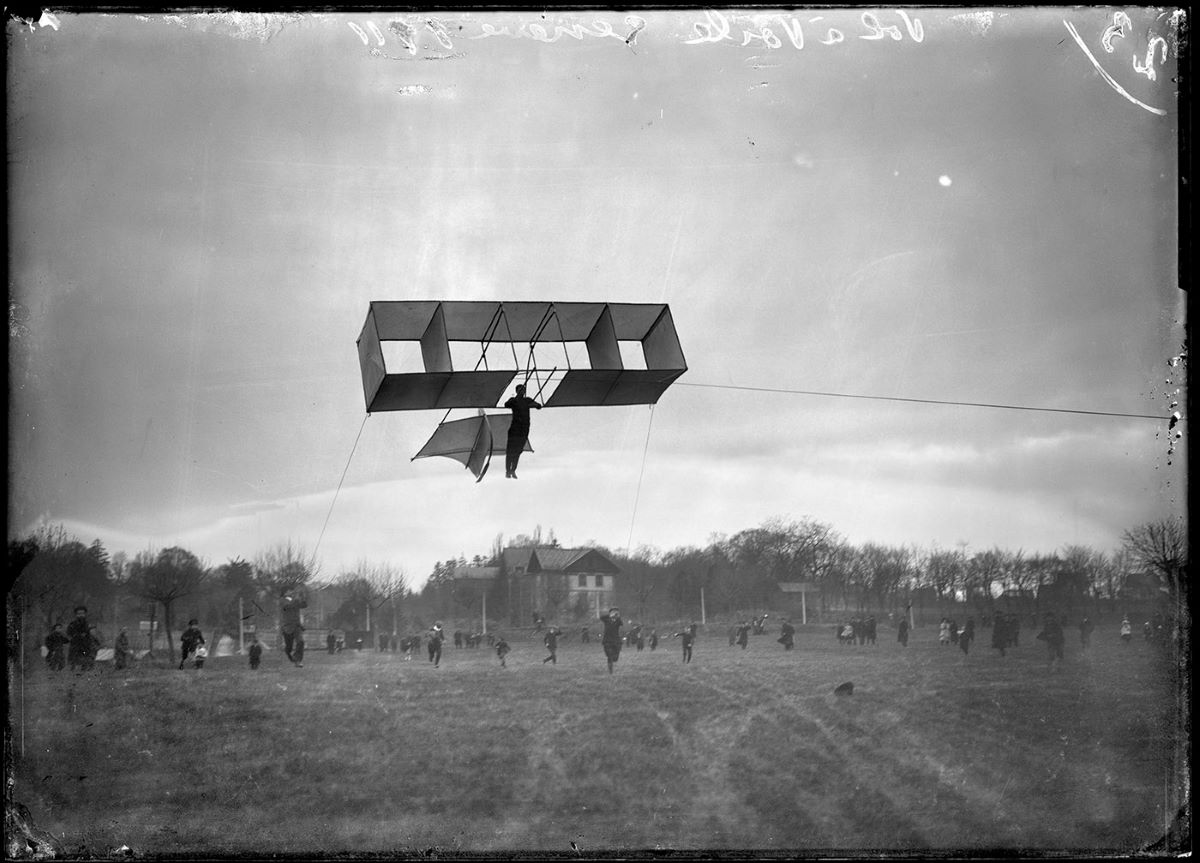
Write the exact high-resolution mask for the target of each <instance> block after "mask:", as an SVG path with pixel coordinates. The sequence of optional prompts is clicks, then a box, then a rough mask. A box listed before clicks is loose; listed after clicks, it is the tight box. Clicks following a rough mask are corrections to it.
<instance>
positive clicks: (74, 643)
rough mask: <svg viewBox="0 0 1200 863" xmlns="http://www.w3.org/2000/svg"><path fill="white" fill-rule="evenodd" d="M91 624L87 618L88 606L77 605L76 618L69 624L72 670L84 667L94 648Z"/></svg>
mask: <svg viewBox="0 0 1200 863" xmlns="http://www.w3.org/2000/svg"><path fill="white" fill-rule="evenodd" d="M91 628H92V627H91V625H90V624H89V623H88V619H87V606H86V605H77V606H75V619H74V620H72V621H71V622H70V623H68V624H67V642H68V644H69V647H68V648H67V664H68V665H70V666H71V670H72V671H74V670H75V669H77V668H78V669H83V668H84V667H85V666H86V665H87V657H88V654H89V653H90V652H91V649H92V646H91V645H92V638H91V635H90V632H91Z"/></svg>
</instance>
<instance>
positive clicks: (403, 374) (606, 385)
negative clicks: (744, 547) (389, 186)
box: [358, 300, 687, 481]
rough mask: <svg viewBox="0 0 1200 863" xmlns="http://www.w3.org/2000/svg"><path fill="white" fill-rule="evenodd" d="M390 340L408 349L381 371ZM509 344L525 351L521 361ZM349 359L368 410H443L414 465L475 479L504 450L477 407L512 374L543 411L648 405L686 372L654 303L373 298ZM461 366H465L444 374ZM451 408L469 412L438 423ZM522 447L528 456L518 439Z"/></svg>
mask: <svg viewBox="0 0 1200 863" xmlns="http://www.w3.org/2000/svg"><path fill="white" fill-rule="evenodd" d="M389 342H401V343H403V342H408V343H410V344H409V347H411V348H414V350H413V352H412V353H413V356H414V359H413V360H412V361H411V363H410V365H411V367H409V368H389V366H388V363H387V362H385V356H384V346H385V344H387V343H389ZM518 346H520V348H521V351H522V353H525V352H526V351H527V358H526V359H525V360H524V362H522V360H521V358H520V357H519V356H518V353H517V348H518ZM417 347H419V359H417V358H416V350H415V348H417ZM639 352H640V353H639ZM585 355H586V362H585V361H584V359H583V358H584V356H585ZM464 356H466V357H467V359H466V360H465V361H464V360H463V357H464ZM639 358H640V359H641V360H644V368H643V367H642V366H641V363H640V362H637V360H638V359H639ZM358 359H359V365H360V366H361V368H362V380H363V395H364V397H365V399H366V406H367V413H368V414H371V413H374V412H376V411H411V410H439V409H445V410H446V415H445V416H443V418H442V421H441V422H440V423H439V425H438V428H437V430H436V431H435V432H434V434H433V437H431V438H430V439H429V442H428V443H426V444H425V446H424V447H422V448H421V450H420V452H418V453H417V454H416V455H415V456H413V458H414V459H417V458H425V457H428V456H435V455H438V456H446V457H449V458H453V459H455V460H456V461H459V462H462V463H463V464H464V465H465V466H466V467H467V469H468V470H470V471H471V472H472V473H473V474H474V475H475V477H476V481H478V480H480V479H482V478H483V475H484V473H485V472H486V471H487V468H488V464H489V463H490V461H491V456H492V454H493V453H494V452H501V453H503V452H504V451H505V447H506V443H505V442H506V439H507V437H508V429H509V424H510V422H511V417H510V416H508V415H507V414H502V413H501V414H497V413H488V412H487V411H488V409H494V408H497V407H498V406H500V405H501V404H502V399H503V398H504V396H505V395H506V393H507V392H508V391H509V388H510V386H511V385H512V384H513V382H514V380H515V379H516V378H517V377H518V376H520V377H521V383H523V384H525V385H529V384H530V382H531V381H532V382H533V383H534V384H536V386H537V394H536V396H535V398H536V399H539V403H540V404H541V406H543V407H548V408H552V407H585V406H607V405H642V404H646V405H649V404H655V403H657V402H658V399H659V397H660V396H662V394H663V393H664V392H665V391H666V389H667V387H669V386H670V385H671V384H672V383H673V382H674V381H675V379H676V378H678V377H679V376H680V375H682V374H683V373H684V372H685V371H687V363H686V362H685V361H684V358H683V350H682V349H681V348H680V346H679V337H678V335H676V332H675V324H674V322H673V321H672V319H671V310H670V308H669V307H668V306H667V305H666V304H665V303H545V302H513V303H507V302H483V301H452V300H448V301H439V300H417V301H376V302H372V303H371V304H370V306H369V308H368V310H367V320H366V322H365V323H364V324H363V329H362V334H361V335H360V336H359V337H358ZM472 359H474V363H473V367H472V368H470V369H466V368H456V367H455V366H456V363H457V364H458V365H460V366H465V365H471V364H472V363H471V360H472ZM393 364H395V363H393ZM543 393H544V394H545V399H544V401H542V400H541V397H542V395H543ZM456 408H473V409H477V410H478V414H477V415H476V416H472V417H468V418H467V419H462V420H454V421H451V422H447V421H446V417H448V416H449V412H450V411H451V410H454V409H456ZM522 449H523V450H524V451H526V452H532V448H531V447H530V446H529V444H528V441H525V442H524V447H523V448H522Z"/></svg>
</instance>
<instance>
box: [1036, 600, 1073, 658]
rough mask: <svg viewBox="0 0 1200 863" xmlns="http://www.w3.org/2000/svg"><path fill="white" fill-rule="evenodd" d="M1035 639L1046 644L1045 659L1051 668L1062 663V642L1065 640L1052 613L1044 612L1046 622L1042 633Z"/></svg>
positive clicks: (1061, 629) (1056, 618)
mask: <svg viewBox="0 0 1200 863" xmlns="http://www.w3.org/2000/svg"><path fill="white" fill-rule="evenodd" d="M1037 639H1038V640H1039V641H1044V642H1046V653H1047V659H1048V661H1049V664H1050V666H1051V667H1053V666H1054V665H1055V663H1061V662H1062V661H1063V642H1064V641H1065V640H1066V639H1065V637H1064V636H1063V628H1062V624H1061V623H1059V620H1058V617H1057V616H1056V615H1055V614H1054V612H1052V611H1048V612H1046V622H1045V624H1044V625H1043V626H1042V631H1041V632H1039V633H1038V634H1037Z"/></svg>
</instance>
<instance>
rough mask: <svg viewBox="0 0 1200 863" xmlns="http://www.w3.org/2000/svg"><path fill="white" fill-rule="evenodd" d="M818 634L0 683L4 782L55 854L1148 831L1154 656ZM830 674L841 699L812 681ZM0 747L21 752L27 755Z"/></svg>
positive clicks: (1174, 706) (1159, 783)
mask: <svg viewBox="0 0 1200 863" xmlns="http://www.w3.org/2000/svg"><path fill="white" fill-rule="evenodd" d="M981 636H982V637H981V639H980V640H979V641H977V642H976V644H975V647H974V648H973V650H972V652H971V654H970V656H964V655H963V654H962V653H961V651H959V650H958V649H957V648H954V647H941V646H939V645H938V644H937V643H936V640H935V633H934V631H933V628H932V627H931V628H926V629H922V630H918V631H917V632H916V633H915V634H914V638H913V640H912V641H911V642H910V644H909V647H908V648H907V649H904V648H901V647H900V646H899V645H898V644H896V643H895V640H894V637H895V636H894V634H892V633H890V632H889V631H887V630H885V631H884V632H883V633H882V634H881V642H880V644H879V645H878V646H876V647H870V646H862V647H858V646H841V645H838V644H837V643H836V641H835V640H834V638H833V635H832V631H831V628H829V627H819V628H812V629H811V630H809V631H805V630H801V632H800V633H799V634H798V639H797V648H796V650H794V651H793V652H791V653H784V652H783V650H782V648H781V647H780V646H779V645H778V644H776V643H775V640H774V637H773V636H757V637H753V638H751V641H750V645H749V648H748V649H746V650H744V651H743V650H741V649H739V648H737V647H730V646H728V643H727V639H726V638H725V634H724V631H723V629H722V631H721V632H720V633H719V634H718V633H715V632H714V633H713V634H712V635H711V636H709V637H706V636H704V635H702V636H701V637H700V638H699V639H698V641H697V644H696V649H695V658H694V660H693V662H692V664H690V665H683V664H682V663H681V662H680V650H679V644H678V641H671V640H669V639H668V640H667V641H665V642H664V643H663V645H660V647H659V649H658V650H657V651H654V652H651V651H650V650H649V649H647V650H646V651H644V652H641V653H638V652H637V651H635V650H632V649H628V648H627V649H626V650H625V651H624V652H623V653H622V657H621V661H620V662H619V664H618V666H617V669H616V673H615V674H613V675H612V676H609V675H608V674H607V672H606V670H605V664H604V657H603V654H602V652H601V648H600V646H599V644H595V643H593V644H590V645H580V644H577V643H571V644H567V645H565V646H563V647H562V648H561V649H560V653H559V662H558V664H557V665H544V664H543V663H542V661H541V660H542V658H543V657H544V656H545V652H544V649H543V648H542V647H541V646H540V644H538V643H535V642H533V641H520V640H512V644H513V647H514V651H513V653H512V654H511V655H510V656H509V658H508V667H507V668H501V667H500V666H499V663H498V661H497V660H496V657H495V654H494V652H492V651H490V650H488V649H486V647H484V648H480V649H478V650H470V649H462V650H455V649H454V648H453V647H450V648H449V649H447V651H446V653H445V656H444V658H443V660H442V664H441V667H440V668H434V667H433V666H432V665H431V664H430V663H428V662H427V661H424V657H418V658H416V659H414V661H412V662H404V661H402V659H401V658H400V656H398V655H395V654H379V653H374V652H367V651H364V652H362V653H353V652H350V653H342V654H340V655H338V656H329V655H326V654H325V653H324V652H316V651H312V652H310V653H309V654H308V656H307V657H306V662H305V666H304V668H294V667H292V666H290V665H289V664H287V663H286V661H285V660H283V659H282V657H281V656H280V655H279V654H278V653H277V652H270V653H268V654H267V655H266V656H265V657H264V662H263V666H262V668H260V669H259V670H257V671H254V672H252V671H250V670H249V669H248V668H247V666H246V660H245V659H243V658H242V657H226V658H218V659H210V660H209V661H208V663H207V666H206V667H205V668H204V669H202V670H200V671H196V670H193V669H188V670H186V671H178V670H176V669H173V668H162V667H153V666H150V665H148V664H143V665H142V666H141V667H138V668H136V669H134V670H132V671H128V672H119V673H118V672H114V671H112V670H111V668H105V669H103V670H101V671H97V672H95V673H92V674H90V675H85V676H76V675H73V674H70V673H60V674H58V675H53V674H51V673H50V672H48V671H46V670H45V669H44V668H36V669H32V670H31V671H30V672H29V673H28V674H27V675H26V676H25V678H24V680H23V681H19V680H11V679H10V687H9V688H10V708H9V711H10V719H11V722H12V726H13V740H14V750H15V751H16V753H17V758H16V761H15V771H14V778H15V780H16V782H15V787H14V797H15V799H16V800H17V801H19V802H21V803H23V804H25V805H26V806H27V807H28V808H29V811H30V813H31V815H32V818H33V820H34V822H35V823H36V824H37V826H38V827H39V828H42V829H44V830H46V831H49V832H51V833H52V834H53V835H54V836H55V837H56V838H57V839H58V840H59V841H60V842H61V843H62V847H63V849H64V850H65V851H66V853H67V854H68V855H72V854H78V855H82V856H98V855H103V854H106V853H110V852H111V851H112V850H113V849H116V848H120V847H121V846H127V847H128V848H130V849H132V851H133V853H134V854H135V855H138V854H146V855H153V856H164V855H179V856H186V857H194V856H197V855H205V856H215V855H230V856H244V855H247V854H289V855H295V854H306V855H312V854H322V855H324V854H337V853H353V854H369V853H380V854H384V853H386V854H408V853H414V852H428V850H429V849H436V850H435V853H436V852H439V851H440V852H441V853H444V854H460V853H465V852H492V853H496V852H506V851H515V850H527V851H533V850H539V851H543V852H550V853H552V854H564V855H573V854H574V853H576V851H578V852H581V853H583V854H585V855H587V854H592V853H602V852H605V851H614V850H625V851H629V850H635V849H739V850H751V849H755V850H760V851H763V850H769V849H776V850H793V851H799V852H801V853H810V852H811V853H820V852H822V851H825V852H829V851H835V852H851V851H855V850H859V851H861V850H867V849H871V850H882V851H895V852H909V851H918V850H926V851H943V852H960V853H961V852H971V851H978V850H990V851H995V850H1021V851H1026V852H1037V851H1042V852H1045V851H1053V850H1066V849H1074V850H1081V849H1091V850H1098V851H1102V852H1128V851H1135V850H1137V849H1139V848H1143V847H1145V846H1147V845H1148V844H1150V843H1153V842H1154V841H1155V840H1156V839H1159V838H1160V837H1162V836H1163V834H1164V832H1165V830H1166V825H1167V823H1168V822H1169V821H1170V820H1171V819H1172V818H1173V817H1174V815H1175V813H1176V812H1177V810H1178V808H1179V807H1180V806H1181V805H1182V800H1183V797H1184V794H1185V793H1186V788H1185V787H1184V786H1183V783H1184V781H1185V780H1184V779H1183V776H1185V775H1186V773H1187V763H1186V759H1187V757H1188V753H1187V751H1186V750H1184V749H1183V746H1184V740H1185V738H1186V732H1185V731H1182V730H1181V728H1180V721H1179V712H1180V705H1179V704H1178V703H1177V699H1176V698H1175V697H1174V696H1173V695H1172V692H1173V689H1172V683H1171V680H1170V674H1169V673H1168V672H1167V670H1166V664H1165V663H1164V662H1163V660H1162V658H1161V655H1160V654H1159V652H1158V651H1157V650H1156V649H1154V648H1153V647H1152V646H1150V645H1147V644H1145V643H1142V642H1140V641H1136V642H1134V643H1133V644H1131V645H1128V646H1125V645H1122V644H1120V643H1119V639H1118V638H1117V637H1116V634H1115V632H1107V631H1105V630H1103V629H1102V630H1100V631H1098V632H1097V633H1096V635H1095V636H1094V639H1093V646H1092V647H1091V649H1090V650H1089V651H1088V652H1087V653H1083V652H1081V651H1080V649H1079V648H1078V645H1077V643H1076V642H1074V641H1072V642H1070V643H1069V644H1068V653H1067V660H1066V663H1065V665H1064V666H1063V667H1062V668H1061V669H1058V670H1055V671H1051V670H1050V669H1049V668H1048V667H1047V663H1046V656H1045V651H1044V649H1043V648H1042V645H1041V644H1040V643H1039V642H1035V641H1033V639H1032V637H1030V636H1029V635H1026V634H1024V633H1023V634H1022V638H1023V641H1022V646H1021V647H1019V648H1017V649H1015V650H1012V651H1010V652H1009V655H1008V656H1007V657H1004V658H1002V657H1000V656H999V655H998V653H996V652H995V651H992V650H991V649H990V648H989V647H988V639H989V636H990V631H989V630H983V631H982V632H981ZM843 681H853V682H854V684H855V689H854V694H853V695H852V696H851V697H847V698H842V697H835V696H834V694H833V689H834V687H835V686H836V685H837V684H839V683H841V682H843ZM22 753H23V754H22Z"/></svg>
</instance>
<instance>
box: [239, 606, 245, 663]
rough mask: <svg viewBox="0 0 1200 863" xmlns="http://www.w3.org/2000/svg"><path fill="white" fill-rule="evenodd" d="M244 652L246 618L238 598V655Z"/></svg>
mask: <svg viewBox="0 0 1200 863" xmlns="http://www.w3.org/2000/svg"><path fill="white" fill-rule="evenodd" d="M245 652H246V616H245V610H244V609H243V608H242V598H241V597H240V596H239V597H238V653H239V654H243V653H245Z"/></svg>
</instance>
